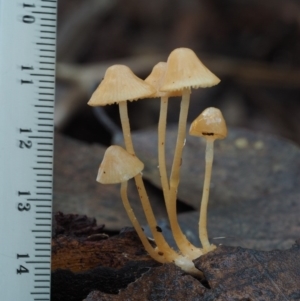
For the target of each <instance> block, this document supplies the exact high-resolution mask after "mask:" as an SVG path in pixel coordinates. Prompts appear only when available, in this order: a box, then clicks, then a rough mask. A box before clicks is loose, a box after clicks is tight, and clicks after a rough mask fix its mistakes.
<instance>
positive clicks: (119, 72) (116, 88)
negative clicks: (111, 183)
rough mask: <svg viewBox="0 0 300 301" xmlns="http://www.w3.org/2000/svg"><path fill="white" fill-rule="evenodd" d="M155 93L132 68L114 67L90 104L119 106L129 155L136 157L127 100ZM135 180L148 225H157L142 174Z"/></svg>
mask: <svg viewBox="0 0 300 301" xmlns="http://www.w3.org/2000/svg"><path fill="white" fill-rule="evenodd" d="M154 93H155V88H154V87H152V86H151V85H149V84H148V83H146V82H144V81H143V80H142V79H140V78H138V77H137V76H135V75H134V73H133V72H132V71H131V70H130V68H128V67H127V66H124V65H113V66H111V67H109V68H108V69H107V70H106V72H105V76H104V79H103V81H102V82H101V83H100V85H99V86H98V88H97V89H96V91H95V92H94V93H93V95H92V97H91V99H90V100H89V102H88V104H89V105H90V106H104V105H107V104H113V103H118V104H119V111H120V119H121V124H122V130H123V136H124V143H125V147H126V150H127V152H128V153H130V154H131V155H135V151H134V148H133V143H132V138H131V133H130V124H129V118H128V111H127V100H131V101H132V100H137V99H141V98H146V97H150V96H151V95H153V94H154ZM134 180H135V184H136V187H137V190H138V193H139V196H140V199H141V203H142V206H143V208H144V211H145V214H146V217H147V218H149V219H151V222H150V223H149V222H148V223H149V225H150V224H151V225H153V224H154V223H155V224H156V221H155V217H154V214H153V211H152V208H151V205H150V202H149V199H148V196H147V192H146V189H145V185H144V182H143V179H142V176H141V174H140V173H138V174H137V175H136V176H135V177H134ZM151 230H153V228H152V229H151Z"/></svg>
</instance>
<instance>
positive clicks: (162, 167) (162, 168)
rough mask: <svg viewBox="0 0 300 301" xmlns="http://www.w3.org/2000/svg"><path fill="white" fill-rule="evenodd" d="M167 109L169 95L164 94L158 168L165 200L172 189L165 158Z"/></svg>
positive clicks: (159, 135)
mask: <svg viewBox="0 0 300 301" xmlns="http://www.w3.org/2000/svg"><path fill="white" fill-rule="evenodd" d="M167 111H168V97H166V96H164V97H161V101H160V114H159V121H158V168H159V173H160V180H161V186H162V189H163V194H164V199H165V200H167V199H168V196H169V190H170V187H169V181H168V175H167V169H166V158H165V144H166V123H167Z"/></svg>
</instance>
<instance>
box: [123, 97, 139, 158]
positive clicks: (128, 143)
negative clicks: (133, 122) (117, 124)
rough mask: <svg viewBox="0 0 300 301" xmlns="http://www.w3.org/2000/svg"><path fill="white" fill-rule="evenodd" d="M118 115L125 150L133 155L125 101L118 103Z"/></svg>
mask: <svg viewBox="0 0 300 301" xmlns="http://www.w3.org/2000/svg"><path fill="white" fill-rule="evenodd" d="M119 113H120V119H121V125H122V130H123V136H124V143H125V147H126V150H127V151H128V153H130V154H132V155H134V154H135V153H134V149H133V143H132V138H131V132H130V124H129V118H128V109H127V101H121V102H120V103H119Z"/></svg>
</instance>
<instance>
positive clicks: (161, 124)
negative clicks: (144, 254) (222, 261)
mask: <svg viewBox="0 0 300 301" xmlns="http://www.w3.org/2000/svg"><path fill="white" fill-rule="evenodd" d="M166 69H167V63H166V62H159V63H157V64H156V65H155V66H154V67H153V69H152V72H151V73H150V74H149V76H148V77H147V78H146V79H145V82H146V83H149V84H150V85H151V86H153V87H154V88H155V89H156V93H154V94H153V95H152V96H151V97H160V98H161V101H160V113H159V121H158V168H159V173H160V179H161V186H162V189H163V194H164V199H165V200H167V199H168V195H169V189H170V188H169V180H168V176H167V170H166V159H165V142H166V123H167V111H168V100H169V97H176V96H181V95H182V93H181V91H174V92H161V91H159V88H160V86H161V82H162V80H163V78H164V75H165V72H166ZM167 210H168V208H167Z"/></svg>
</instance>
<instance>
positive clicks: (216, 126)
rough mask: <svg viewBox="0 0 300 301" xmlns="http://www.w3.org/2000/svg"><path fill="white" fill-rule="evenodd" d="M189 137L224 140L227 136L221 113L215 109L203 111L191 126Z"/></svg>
mask: <svg viewBox="0 0 300 301" xmlns="http://www.w3.org/2000/svg"><path fill="white" fill-rule="evenodd" d="M190 135H192V136H198V137H206V138H208V137H210V138H211V139H224V138H225V137H226V136H227V126H226V123H225V120H224V118H223V115H222V113H221V111H220V110H219V109H217V108H212V107H211V108H207V109H205V110H204V111H203V112H202V113H201V114H200V115H199V116H198V117H197V118H196V119H195V120H194V121H193V122H192V124H191V127H190Z"/></svg>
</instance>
